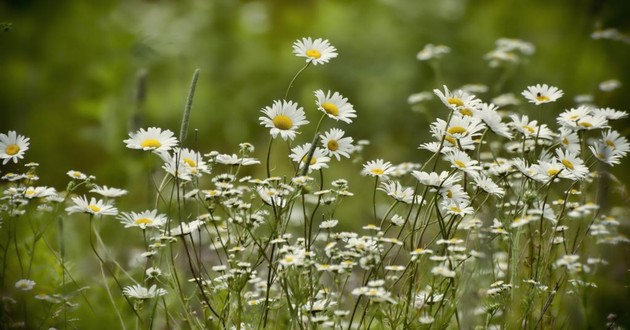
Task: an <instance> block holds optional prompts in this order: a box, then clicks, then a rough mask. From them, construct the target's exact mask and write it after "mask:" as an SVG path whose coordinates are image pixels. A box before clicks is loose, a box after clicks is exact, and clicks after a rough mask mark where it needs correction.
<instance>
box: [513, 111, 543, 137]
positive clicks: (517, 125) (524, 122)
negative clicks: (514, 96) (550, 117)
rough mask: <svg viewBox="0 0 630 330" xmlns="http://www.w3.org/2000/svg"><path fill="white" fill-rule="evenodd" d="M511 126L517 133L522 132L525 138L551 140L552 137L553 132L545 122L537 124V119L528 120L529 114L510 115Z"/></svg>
mask: <svg viewBox="0 0 630 330" xmlns="http://www.w3.org/2000/svg"><path fill="white" fill-rule="evenodd" d="M510 118H511V119H512V123H511V125H512V127H513V128H514V129H515V130H516V131H517V132H519V133H521V134H523V136H524V137H526V138H538V139H545V140H551V139H552V138H553V132H552V131H551V130H550V129H549V128H548V127H547V125H546V124H542V125H538V121H537V120H532V121H530V120H529V116H527V115H522V116H521V117H519V116H518V115H516V114H514V115H511V116H510Z"/></svg>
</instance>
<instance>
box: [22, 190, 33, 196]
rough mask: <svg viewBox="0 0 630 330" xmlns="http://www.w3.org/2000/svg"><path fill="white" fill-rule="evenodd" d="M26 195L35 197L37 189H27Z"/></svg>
mask: <svg viewBox="0 0 630 330" xmlns="http://www.w3.org/2000/svg"><path fill="white" fill-rule="evenodd" d="M24 194H25V195H27V196H33V195H35V189H27V190H26V191H25V192H24Z"/></svg>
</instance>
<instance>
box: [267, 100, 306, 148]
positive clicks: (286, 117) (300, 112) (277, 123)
mask: <svg viewBox="0 0 630 330" xmlns="http://www.w3.org/2000/svg"><path fill="white" fill-rule="evenodd" d="M261 111H262V113H264V114H265V116H266V117H259V118H258V119H259V120H260V124H261V125H263V126H265V127H267V128H270V129H271V130H270V131H269V133H270V134H271V136H272V137H273V138H274V139H275V138H276V136H278V134H280V137H282V139H283V140H287V139H289V140H293V139H295V135H296V134H297V129H298V128H299V127H300V126H302V125H304V124H308V120H306V115H305V114H304V109H303V108H302V107H299V108H298V104H297V103H295V102H293V101H279V100H276V101H273V105H272V106H271V107H265V108H263V109H262V110H261Z"/></svg>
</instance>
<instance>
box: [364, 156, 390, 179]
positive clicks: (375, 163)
mask: <svg viewBox="0 0 630 330" xmlns="http://www.w3.org/2000/svg"><path fill="white" fill-rule="evenodd" d="M393 171H394V167H393V166H392V163H390V162H385V161H383V160H382V159H377V160H371V161H368V162H367V163H365V164H363V170H362V171H361V174H362V175H369V176H374V177H383V179H385V178H387V175H389V174H391V173H392V172H393Z"/></svg>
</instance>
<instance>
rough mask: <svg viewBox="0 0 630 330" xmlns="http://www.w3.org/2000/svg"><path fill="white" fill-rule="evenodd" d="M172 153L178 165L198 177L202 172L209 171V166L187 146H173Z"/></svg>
mask: <svg viewBox="0 0 630 330" xmlns="http://www.w3.org/2000/svg"><path fill="white" fill-rule="evenodd" d="M173 155H174V156H173V157H174V158H175V159H176V160H178V161H179V165H180V167H184V168H185V169H186V170H187V171H188V172H189V173H190V174H192V175H194V176H198V177H200V176H201V175H202V173H210V167H209V166H208V164H206V162H205V161H204V160H203V158H202V157H201V154H200V153H199V152H197V151H194V150H191V149H188V148H175V149H173ZM166 160H167V159H165V161H166Z"/></svg>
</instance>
